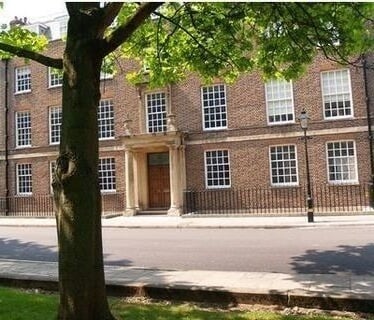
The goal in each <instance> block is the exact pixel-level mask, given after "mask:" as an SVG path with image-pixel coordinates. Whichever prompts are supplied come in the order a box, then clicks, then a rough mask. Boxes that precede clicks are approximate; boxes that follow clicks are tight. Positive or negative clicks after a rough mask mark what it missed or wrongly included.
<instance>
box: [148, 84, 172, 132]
mask: <svg viewBox="0 0 374 320" xmlns="http://www.w3.org/2000/svg"><path fill="white" fill-rule="evenodd" d="M157 95H161V97H160V98H156V97H155V96H157ZM162 96H163V97H162ZM149 97H153V98H151V99H152V100H154V101H157V100H162V99H164V101H165V103H164V104H160V105H156V106H160V107H161V111H160V112H158V111H156V112H153V111H152V112H149V111H150V110H149V108H152V107H155V106H150V105H148V103H149V102H150V100H149ZM144 98H145V99H144V102H145V113H146V128H147V133H158V132H166V131H167V126H166V122H167V113H168V101H167V95H166V93H165V92H164V91H158V92H149V93H146V94H145V97H144ZM152 100H151V101H152ZM151 115H152V116H154V115H155V116H156V118H155V119H150V116H151ZM158 115H161V118H160V119H159V118H158ZM158 120H161V121H162V125H160V126H159V125H158V124H157V125H152V126H150V122H152V123H154V122H155V121H158ZM151 129H152V130H154V131H150V130H151ZM155 129H156V130H155Z"/></svg>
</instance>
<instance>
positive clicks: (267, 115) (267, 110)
mask: <svg viewBox="0 0 374 320" xmlns="http://www.w3.org/2000/svg"><path fill="white" fill-rule="evenodd" d="M284 83H286V84H289V85H290V92H291V97H286V98H281V99H268V95H269V85H270V84H273V85H274V84H277V87H278V88H279V87H280V84H283V87H284ZM290 100H291V108H292V120H280V121H270V119H269V118H270V104H271V103H274V104H275V103H278V104H280V103H282V102H287V101H290ZM265 101H266V119H267V124H268V125H271V126H273V125H283V124H290V123H295V104H294V96H293V82H292V81H286V80H284V79H272V80H270V81H268V82H266V83H265ZM276 108H277V109H280V108H282V107H281V106H279V105H277V107H276ZM288 114H289V113H287V115H288ZM278 115H280V116H282V114H278Z"/></svg>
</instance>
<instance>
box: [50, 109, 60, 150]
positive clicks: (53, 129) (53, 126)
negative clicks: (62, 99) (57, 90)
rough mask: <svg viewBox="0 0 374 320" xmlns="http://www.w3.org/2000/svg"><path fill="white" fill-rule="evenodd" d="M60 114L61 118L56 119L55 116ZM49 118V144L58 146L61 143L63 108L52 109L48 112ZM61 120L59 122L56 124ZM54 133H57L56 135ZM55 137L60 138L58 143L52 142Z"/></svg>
mask: <svg viewBox="0 0 374 320" xmlns="http://www.w3.org/2000/svg"><path fill="white" fill-rule="evenodd" d="M58 113H59V114H60V117H58V118H54V115H55V114H58ZM52 116H53V117H52ZM48 118H49V144H50V145H58V144H60V141H61V124H62V108H61V107H50V108H49V110H48ZM56 120H59V122H56ZM54 133H56V134H55V135H54ZM54 137H58V141H52V140H53V139H52V138H54Z"/></svg>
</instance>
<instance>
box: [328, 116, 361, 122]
mask: <svg viewBox="0 0 374 320" xmlns="http://www.w3.org/2000/svg"><path fill="white" fill-rule="evenodd" d="M354 119H355V117H354V116H339V117H329V118H326V117H325V118H323V120H324V121H338V120H354Z"/></svg>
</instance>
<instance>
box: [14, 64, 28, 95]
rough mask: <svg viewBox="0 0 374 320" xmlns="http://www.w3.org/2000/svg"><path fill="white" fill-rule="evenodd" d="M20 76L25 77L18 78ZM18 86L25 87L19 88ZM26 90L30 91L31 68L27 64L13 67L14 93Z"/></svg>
mask: <svg viewBox="0 0 374 320" xmlns="http://www.w3.org/2000/svg"><path fill="white" fill-rule="evenodd" d="M20 77H25V78H24V79H23V78H21V79H20ZM21 83H22V84H21ZM20 87H23V88H26V89H20ZM27 92H31V69H30V67H29V66H23V67H17V68H15V69H14V93H15V94H20V93H27Z"/></svg>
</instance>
